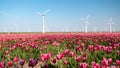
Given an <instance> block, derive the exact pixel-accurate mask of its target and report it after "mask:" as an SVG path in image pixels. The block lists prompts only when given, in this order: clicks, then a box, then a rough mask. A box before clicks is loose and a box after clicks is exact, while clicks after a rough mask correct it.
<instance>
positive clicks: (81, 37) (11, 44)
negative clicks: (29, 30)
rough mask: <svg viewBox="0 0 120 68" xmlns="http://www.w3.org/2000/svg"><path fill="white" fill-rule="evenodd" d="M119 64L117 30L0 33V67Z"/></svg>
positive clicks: (108, 67)
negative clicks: (102, 31) (99, 31)
mask: <svg viewBox="0 0 120 68" xmlns="http://www.w3.org/2000/svg"><path fill="white" fill-rule="evenodd" d="M29 67H31V68H120V33H71V34H1V35H0V68H29Z"/></svg>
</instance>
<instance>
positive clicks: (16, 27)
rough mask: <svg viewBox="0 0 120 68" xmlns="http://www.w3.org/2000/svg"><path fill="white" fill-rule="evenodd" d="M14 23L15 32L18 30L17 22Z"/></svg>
mask: <svg viewBox="0 0 120 68" xmlns="http://www.w3.org/2000/svg"><path fill="white" fill-rule="evenodd" d="M14 25H15V29H16V32H18V26H19V25H18V24H14Z"/></svg>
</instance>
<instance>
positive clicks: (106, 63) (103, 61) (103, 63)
mask: <svg viewBox="0 0 120 68" xmlns="http://www.w3.org/2000/svg"><path fill="white" fill-rule="evenodd" d="M102 65H103V66H108V60H107V59H106V58H103V60H102Z"/></svg>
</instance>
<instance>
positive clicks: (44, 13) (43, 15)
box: [36, 10, 49, 33]
mask: <svg viewBox="0 0 120 68" xmlns="http://www.w3.org/2000/svg"><path fill="white" fill-rule="evenodd" d="M48 12H49V10H46V11H45V12H43V13H40V12H36V13H37V14H39V15H40V16H42V18H43V31H42V33H45V15H46V14H47V13H48Z"/></svg>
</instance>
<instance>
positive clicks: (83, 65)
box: [80, 63, 88, 68]
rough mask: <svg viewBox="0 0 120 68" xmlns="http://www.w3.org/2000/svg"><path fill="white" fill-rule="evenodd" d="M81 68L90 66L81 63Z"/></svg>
mask: <svg viewBox="0 0 120 68" xmlns="http://www.w3.org/2000/svg"><path fill="white" fill-rule="evenodd" d="M80 68H88V64H87V63H80Z"/></svg>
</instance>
